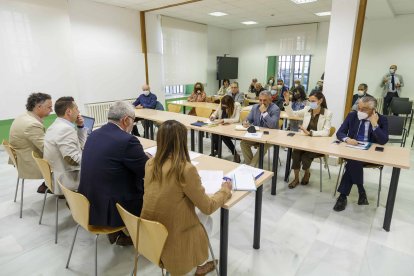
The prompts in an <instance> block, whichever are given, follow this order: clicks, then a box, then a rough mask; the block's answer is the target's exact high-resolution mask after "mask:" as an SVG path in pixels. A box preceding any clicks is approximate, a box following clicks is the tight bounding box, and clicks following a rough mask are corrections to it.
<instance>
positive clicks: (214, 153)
mask: <svg viewBox="0 0 414 276" xmlns="http://www.w3.org/2000/svg"><path fill="white" fill-rule="evenodd" d="M217 154H218V152H217V151H216V150H215V151H213V153H210V156H213V157H216V155H217Z"/></svg>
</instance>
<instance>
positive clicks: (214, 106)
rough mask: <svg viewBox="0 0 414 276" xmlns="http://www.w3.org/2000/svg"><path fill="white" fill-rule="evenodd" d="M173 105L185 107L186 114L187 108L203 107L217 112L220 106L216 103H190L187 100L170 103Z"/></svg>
mask: <svg viewBox="0 0 414 276" xmlns="http://www.w3.org/2000/svg"><path fill="white" fill-rule="evenodd" d="M169 103H171V104H176V105H181V106H182V107H183V113H184V114H185V108H186V107H191V108H193V107H195V108H196V107H202V108H208V109H211V110H216V109H217V108H218V106H219V105H218V104H216V103H208V102H189V101H185V100H179V101H170V102H169Z"/></svg>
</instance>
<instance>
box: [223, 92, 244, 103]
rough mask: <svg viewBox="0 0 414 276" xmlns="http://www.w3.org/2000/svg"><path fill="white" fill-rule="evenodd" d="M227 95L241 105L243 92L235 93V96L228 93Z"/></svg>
mask: <svg viewBox="0 0 414 276" xmlns="http://www.w3.org/2000/svg"><path fill="white" fill-rule="evenodd" d="M227 95H229V96H230V97H232V98H233V99H234V101H235V102H238V103H240V104H243V101H244V93H243V92H240V91H239V92H237V94H236V95H235V96H234V95H233V93H231V91H230V92H228V93H227Z"/></svg>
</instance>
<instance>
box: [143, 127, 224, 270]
mask: <svg viewBox="0 0 414 276" xmlns="http://www.w3.org/2000/svg"><path fill="white" fill-rule="evenodd" d="M144 190H145V194H144V204H143V207H142V211H141V217H142V218H144V219H149V220H154V221H158V222H160V223H162V224H163V225H164V226H165V227H166V228H167V230H168V238H167V241H166V244H165V247H164V250H163V252H162V255H161V262H162V264H163V265H164V268H166V269H167V271H168V272H170V273H171V274H172V275H183V274H186V273H188V272H189V271H191V270H192V269H193V268H194V267H196V266H198V265H200V264H203V263H204V262H205V261H206V260H207V258H208V237H207V234H206V232H205V230H204V228H203V226H202V224H201V223H200V221H199V219H198V217H197V215H196V212H195V207H197V208H198V209H200V210H201V212H203V213H205V214H211V213H213V212H214V211H215V210H217V209H218V208H219V207H221V206H222V205H223V204H224V202H225V201H226V200H227V199H229V198H230V197H231V183H230V182H223V183H222V188H221V189H220V190H219V191H218V192H217V193H215V194H214V195H213V196H212V197H210V196H208V195H207V194H206V193H205V191H204V188H203V186H202V185H201V179H200V176H199V175H198V173H197V169H196V168H195V167H194V166H193V165H192V164H191V161H190V157H189V153H188V148H187V129H186V128H185V126H184V125H183V124H181V123H179V122H177V121H175V120H168V121H165V122H164V123H163V124H162V125H161V126H160V129H159V130H158V134H157V153H156V155H155V157H154V158H151V159H150V160H149V161H148V162H147V164H146V166H145V178H144ZM213 269H214V263H213V262H207V263H206V264H205V265H204V266H200V267H198V268H197V272H196V275H203V274H204V273H208V272H209V271H212V270H213Z"/></svg>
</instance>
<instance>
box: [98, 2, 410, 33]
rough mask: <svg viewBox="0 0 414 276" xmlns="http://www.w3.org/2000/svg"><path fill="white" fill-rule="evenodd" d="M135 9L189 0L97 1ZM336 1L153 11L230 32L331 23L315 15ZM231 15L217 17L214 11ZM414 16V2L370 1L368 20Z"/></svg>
mask: <svg viewBox="0 0 414 276" xmlns="http://www.w3.org/2000/svg"><path fill="white" fill-rule="evenodd" d="M93 1H95V2H101V3H106V4H110V5H114V6H119V7H125V8H130V9H135V10H140V11H143V10H150V9H155V8H160V7H164V6H167V5H173V4H177V3H182V2H186V0H151V1H150V0H93ZM331 3H332V0H318V1H316V2H312V3H307V4H302V5H297V4H294V3H293V2H292V1H290V0H255V1H252V0H203V1H199V2H194V3H189V4H185V5H181V6H175V7H170V8H166V9H160V10H156V11H152V13H155V14H162V15H167V16H171V17H175V18H180V19H184V20H188V21H193V22H198V23H203V24H207V25H212V26H216V27H221V28H225V29H229V30H235V29H246V28H258V27H268V26H281V25H290V24H301V23H310V22H322V21H329V20H330V16H324V17H319V16H316V15H315V14H314V13H316V12H326V11H330V10H331ZM216 11H220V12H225V13H227V14H228V15H226V16H221V17H215V16H211V15H209V13H211V12H216ZM404 14H414V0H368V7H367V12H366V17H367V18H368V19H375V18H387V17H388V18H389V17H394V16H397V15H404ZM250 20H252V21H256V22H258V24H255V25H243V24H241V23H240V22H242V21H250Z"/></svg>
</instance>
